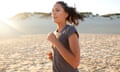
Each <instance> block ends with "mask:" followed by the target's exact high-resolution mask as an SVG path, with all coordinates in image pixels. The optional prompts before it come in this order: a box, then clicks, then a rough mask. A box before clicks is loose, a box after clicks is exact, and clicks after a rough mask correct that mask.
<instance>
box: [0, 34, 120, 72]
mask: <svg viewBox="0 0 120 72" xmlns="http://www.w3.org/2000/svg"><path fill="white" fill-rule="evenodd" d="M46 36H47V35H43V34H40V35H26V36H21V37H16V38H11V39H0V72H52V62H51V61H50V60H48V59H47V53H48V51H50V50H51V49H50V45H49V42H48V41H47V40H46ZM80 47H81V63H80V65H79V67H78V68H79V71H80V72H120V34H80Z"/></svg>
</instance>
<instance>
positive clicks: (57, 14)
mask: <svg viewBox="0 0 120 72" xmlns="http://www.w3.org/2000/svg"><path fill="white" fill-rule="evenodd" d="M52 18H53V21H54V23H56V25H57V29H56V30H55V31H54V32H50V33H49V34H48V41H49V42H50V43H51V47H52V50H53V51H52V52H50V53H49V54H48V58H49V59H51V60H52V62H53V72H79V71H78V66H79V64H80V46H79V33H78V32H77V30H76V28H75V26H77V25H78V24H79V19H81V20H83V17H82V16H81V15H80V14H79V13H77V12H76V9H75V8H74V7H69V6H68V5H67V4H66V3H65V2H63V1H58V2H56V3H55V5H54V6H53V8H52Z"/></svg>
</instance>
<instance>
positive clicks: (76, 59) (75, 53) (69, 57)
mask: <svg viewBox="0 0 120 72" xmlns="http://www.w3.org/2000/svg"><path fill="white" fill-rule="evenodd" d="M48 40H49V41H50V42H51V43H52V44H54V45H55V46H56V48H57V50H58V51H59V53H60V54H61V55H62V57H63V58H64V59H65V60H66V61H67V62H68V63H69V64H70V65H71V66H73V67H74V68H77V66H78V65H79V63H80V48H79V40H78V37H77V35H76V33H74V34H72V35H71V36H70V37H69V45H70V50H71V51H68V50H67V49H66V48H64V46H63V45H62V44H61V43H60V42H59V40H57V39H56V38H55V35H54V34H53V33H51V34H49V36H48Z"/></svg>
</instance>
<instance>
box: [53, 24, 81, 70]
mask: <svg viewBox="0 0 120 72" xmlns="http://www.w3.org/2000/svg"><path fill="white" fill-rule="evenodd" d="M73 33H76V34H77V36H78V37H79V35H78V32H77V30H76V29H75V27H74V26H73V25H66V26H65V27H64V28H63V29H62V31H61V32H60V35H59V37H58V40H59V41H60V42H61V43H62V45H63V46H64V47H65V48H66V49H67V50H68V51H70V47H69V40H68V38H69V37H70V35H72V34H73ZM53 51H54V56H53V57H54V58H53V72H79V71H78V69H74V68H73V67H72V66H71V65H70V64H69V63H67V61H65V59H64V58H63V57H62V56H61V55H60V53H59V52H58V51H57V49H56V48H53Z"/></svg>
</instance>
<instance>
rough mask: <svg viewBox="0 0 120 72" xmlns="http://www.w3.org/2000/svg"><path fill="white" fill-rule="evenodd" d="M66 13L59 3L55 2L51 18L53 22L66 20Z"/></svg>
mask: <svg viewBox="0 0 120 72" xmlns="http://www.w3.org/2000/svg"><path fill="white" fill-rule="evenodd" d="M67 16H68V14H67V13H66V12H65V11H64V9H63V8H62V6H61V4H55V5H54V6H53V9H52V18H53V20H54V22H55V23H61V22H66V18H67Z"/></svg>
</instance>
